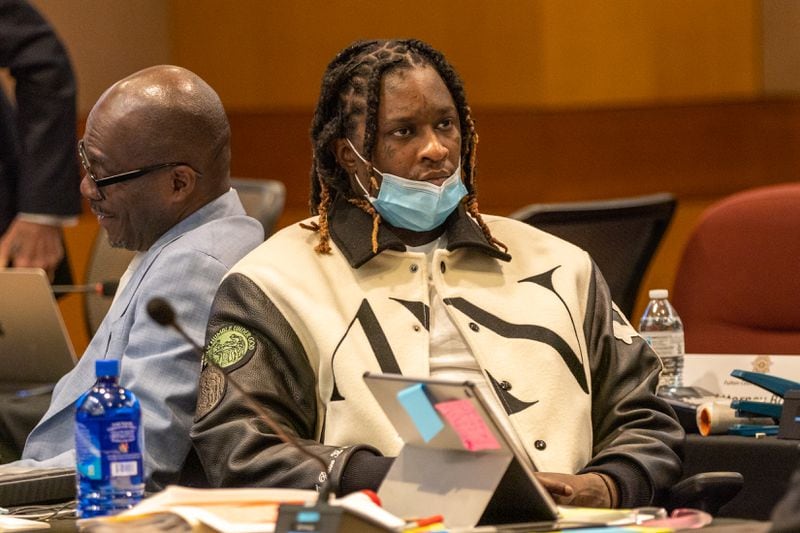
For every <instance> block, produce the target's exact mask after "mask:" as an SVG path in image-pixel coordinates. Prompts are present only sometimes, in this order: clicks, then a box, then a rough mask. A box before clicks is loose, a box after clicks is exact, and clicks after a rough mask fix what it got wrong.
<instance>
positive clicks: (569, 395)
mask: <svg viewBox="0 0 800 533" xmlns="http://www.w3.org/2000/svg"><path fill="white" fill-rule="evenodd" d="M311 138H312V141H313V144H314V159H313V163H312V169H311V211H312V214H314V215H315V216H314V217H312V218H310V219H308V220H306V221H304V222H303V223H301V224H299V225H296V226H293V227H289V228H286V229H284V230H283V231H281V232H279V233H278V234H276V235H275V236H273V237H272V238H271V239H270V240H268V241H267V242H266V243H265V244H264V245H262V246H261V247H259V248H257V249H256V250H255V251H254V252H252V253H250V254H249V255H248V256H247V257H245V259H243V260H242V261H241V262H239V264H238V265H236V266H235V267H234V268H233V269H232V270H231V272H229V274H228V276H227V277H226V278H225V279H224V280H223V283H222V284H221V286H220V289H219V291H218V293H217V297H216V299H215V303H214V304H213V308H212V314H211V320H210V322H209V327H208V331H207V333H206V340H207V344H208V346H207V351H206V357H208V358H211V359H214V360H215V361H217V362H218V363H220V366H222V367H224V368H223V371H224V372H226V373H228V374H230V375H231V376H232V377H234V378H235V379H236V380H237V381H238V382H239V383H240V384H242V385H243V387H244V389H246V390H248V391H250V392H251V393H252V399H254V400H255V401H258V402H260V404H261V405H263V407H264V408H266V409H267V410H268V411H269V413H270V414H271V415H272V417H273V418H274V419H276V420H277V422H278V423H279V424H280V426H281V427H282V428H284V430H285V431H286V432H288V433H290V434H292V435H294V436H295V437H296V438H298V439H299V440H300V441H301V442H303V443H304V444H305V445H306V446H307V448H308V449H309V450H310V451H312V452H314V453H315V454H317V455H318V456H322V457H324V458H325V460H326V461H327V462H328V463H329V467H328V468H327V472H321V471H320V470H321V468H320V466H319V463H318V462H315V461H314V460H312V459H311V458H309V457H308V456H306V455H303V454H302V453H300V452H299V451H298V450H297V449H295V448H293V447H292V446H290V445H287V444H284V443H283V442H282V441H281V439H279V438H278V436H276V434H275V433H274V432H273V431H271V430H270V429H268V427H267V426H266V425H265V424H264V423H263V421H261V420H259V415H258V413H257V412H255V411H253V410H251V409H250V408H249V407H248V403H246V402H245V401H244V399H243V398H242V396H241V395H240V393H239V392H237V390H235V389H234V388H233V387H227V388H226V387H225V385H224V380H223V378H222V376H221V375H220V373H219V371H218V370H215V369H214V368H213V367H211V366H206V368H205V369H204V370H203V373H202V377H201V387H200V393H199V397H198V406H197V412H196V416H195V424H194V426H193V428H192V437H193V442H194V445H195V448H196V450H197V452H198V454H199V457H200V459H201V461H202V463H203V466H204V468H205V470H206V474H207V475H208V478H209V480H210V482H211V483H212V484H213V485H218V486H241V485H250V486H285V487H287V486H288V487H299V488H313V487H314V486H315V485H316V484H317V483H319V482H321V481H323V480H325V479H326V478H327V479H328V480H329V483H331V484H332V486H333V488H334V490H336V491H337V492H338V493H339V494H342V493H346V492H349V491H353V490H356V489H362V488H373V489H374V488H376V487H377V486H378V485H379V484H380V482H381V480H382V478H383V476H384V475H385V474H386V472H387V470H388V467H389V465H390V463H391V461H392V459H391V457H392V456H393V455H396V454H397V453H398V452H399V449H400V447H401V445H402V443H401V442H399V439H398V437H397V435H396V432H395V431H394V429H393V428H392V427H391V425H390V423H389V421H388V420H387V419H386V418H385V416H384V415H383V413H382V411H381V409H380V406H379V405H378V404H377V402H376V401H375V400H374V399H373V398H372V396H371V394H370V392H369V391H368V389H367V388H366V386H365V384H364V382H363V379H362V375H363V373H364V372H365V371H380V372H391V373H398V374H403V375H407V376H434V377H437V378H453V379H458V380H464V379H470V380H472V381H474V382H476V383H478V384H479V386H480V387H482V388H483V389H484V392H486V394H488V395H489V396H490V397H492V398H494V399H495V400H496V401H497V402H498V404H499V405H500V406H502V407H503V408H504V410H505V412H506V413H507V415H508V417H507V421H506V423H507V425H508V426H509V427H510V428H513V429H512V432H513V434H514V435H515V437H516V439H517V440H518V444H519V445H520V446H521V447H522V448H523V449H524V450H525V452H526V453H527V454H528V455H529V456H530V458H531V459H532V461H533V463H534V464H535V465H536V467H537V469H538V470H539V471H540V473H539V474H537V476H538V477H539V479H540V480H541V481H542V482H543V484H544V485H545V486H546V487H547V488H548V490H550V492H551V493H552V494H553V495H554V496H555V497H556V499H557V501H558V502H559V503H570V504H574V505H588V506H598V507H613V506H625V507H630V506H638V505H647V504H649V503H651V502H653V500H654V498H655V497H656V495H657V494H658V493H659V492H660V491H661V490H663V489H665V488H667V487H668V486H670V485H671V484H672V483H674V482H675V481H676V480H677V479H678V478H679V476H680V473H681V466H680V460H679V455H678V448H679V446H680V443H681V441H682V437H683V432H682V430H681V428H680V426H679V425H678V423H677V421H676V420H675V419H674V415H673V414H672V411H671V410H670V408H669V407H668V406H667V405H666V404H665V403H664V402H663V401H661V400H660V399H659V398H657V397H656V395H655V394H654V391H655V386H656V382H657V380H658V374H659V371H660V368H661V364H660V362H659V360H658V358H657V356H656V355H655V354H654V353H653V352H652V351H651V350H650V349H649V348H648V347H647V345H646V343H645V342H643V341H642V339H641V338H640V337H639V336H638V335H637V334H636V331H635V330H634V329H633V328H632V327H631V326H630V324H629V323H628V321H627V320H626V319H625V318H624V317H623V316H622V314H621V313H620V312H619V310H618V309H617V308H616V306H615V305H614V304H613V303H612V302H611V298H610V296H609V290H608V287H607V286H606V284H605V282H604V281H603V279H602V276H601V275H600V273H599V272H598V271H597V267H596V266H595V265H594V263H593V262H592V261H591V259H590V258H589V256H588V255H587V254H586V253H585V252H584V251H582V250H580V249H578V248H577V247H575V246H573V245H571V244H568V243H566V242H564V241H562V240H559V239H557V238H555V237H553V236H550V235H548V234H545V233H543V232H541V231H538V230H536V229H535V228H532V227H530V226H528V225H526V224H524V223H522V222H519V221H515V220H511V219H507V218H502V217H496V216H488V215H486V216H482V215H481V214H480V213H479V211H478V202H477V195H476V178H475V161H476V160H475V147H476V144H477V141H478V137H477V135H476V133H475V126H474V123H473V120H472V117H471V113H470V108H469V106H468V105H467V101H466V98H465V94H464V89H463V87H462V84H461V81H460V80H459V78H458V76H457V75H456V73H455V71H454V70H453V68H452V67H451V66H450V65H449V64H448V63H447V61H446V60H445V58H444V57H443V56H442V55H441V54H440V53H439V52H437V51H436V50H434V49H432V48H431V47H430V46H428V45H427V44H425V43H423V42H420V41H416V40H392V41H363V42H356V43H354V44H352V45H351V46H349V47H348V48H346V49H345V50H343V51H342V52H340V53H339V54H338V55H337V56H336V58H335V59H334V60H333V61H332V62H331V63H330V65H329V66H328V68H327V71H326V72H325V77H324V79H323V83H322V89H321V95H320V99H319V103H318V105H317V109H316V114H315V117H314V121H313V125H312V128H311ZM512 257H513V259H512ZM232 336H241V337H242V338H243V339H244V340H245V341H246V342H244V343H242V346H243V348H242V349H241V350H239V351H237V352H236V353H235V354H231V353H227V355H226V356H225V357H224V358H221V357H218V356H217V355H216V354H218V353H221V350H222V348H223V346H230V343H229V342H227V341H229V340H230V338H231V337H232Z"/></svg>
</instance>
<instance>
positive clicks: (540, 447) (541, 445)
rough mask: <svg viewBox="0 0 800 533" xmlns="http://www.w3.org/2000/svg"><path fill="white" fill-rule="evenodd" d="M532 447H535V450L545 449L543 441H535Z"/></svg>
mask: <svg viewBox="0 0 800 533" xmlns="http://www.w3.org/2000/svg"><path fill="white" fill-rule="evenodd" d="M533 445H534V446H535V447H536V449H537V450H544V449H545V448H547V443H546V442H545V441H543V440H537V441H536V442H534V443H533Z"/></svg>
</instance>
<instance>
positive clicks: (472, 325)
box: [469, 322, 481, 331]
mask: <svg viewBox="0 0 800 533" xmlns="http://www.w3.org/2000/svg"><path fill="white" fill-rule="evenodd" d="M469 329H471V330H472V331H478V330H479V329H481V328H479V327H478V324H476V323H475V322H470V323H469Z"/></svg>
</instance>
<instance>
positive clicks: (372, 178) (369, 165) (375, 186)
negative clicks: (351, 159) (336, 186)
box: [344, 137, 380, 198]
mask: <svg viewBox="0 0 800 533" xmlns="http://www.w3.org/2000/svg"><path fill="white" fill-rule="evenodd" d="M344 140H345V141H347V144H349V145H350V149H351V150H353V153H354V154H356V157H358V158H359V159H360V160H361V162H362V163H364V164H365V165H367V170H368V171H369V184H370V186H371V187H372V188H373V189H375V191H378V189H379V186H378V180H376V179H375V176H373V175H372V171H373V170H375V171H376V172H380V170H378V169H377V168H375V167H374V166H372V163H370V162H369V161H367V160H366V159H364V156H362V155H361V154H360V153H359V152H358V150H356V147H355V146H353V143H352V142H351V141H350V139H348V138H347V137H345V138H344ZM353 177H354V178H355V180H356V183H358V186H359V187H361V190H362V191H364V195H365V196H366V197H367V198H374V197H373V196H372V195H371V194H370V193H369V191H367V189H365V188H364V184H363V183H361V180H360V179H359V178H358V172H353Z"/></svg>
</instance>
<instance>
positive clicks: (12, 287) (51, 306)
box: [0, 268, 76, 385]
mask: <svg viewBox="0 0 800 533" xmlns="http://www.w3.org/2000/svg"><path fill="white" fill-rule="evenodd" d="M75 362H76V358H75V352H74V349H73V347H72V342H71V341H70V339H69V335H68V333H67V329H66V327H65V325H64V320H63V319H62V317H61V311H60V309H59V307H58V304H57V303H56V300H55V297H54V296H53V291H52V289H51V287H50V283H49V281H48V279H47V275H46V274H45V273H44V271H43V270H41V269H38V268H5V269H0V383H2V384H20V385H24V384H30V383H54V382H56V381H58V380H59V379H60V378H61V376H63V375H64V374H66V373H67V372H69V371H70V370H71V369H72V368H73V367H74V366H75Z"/></svg>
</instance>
